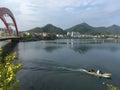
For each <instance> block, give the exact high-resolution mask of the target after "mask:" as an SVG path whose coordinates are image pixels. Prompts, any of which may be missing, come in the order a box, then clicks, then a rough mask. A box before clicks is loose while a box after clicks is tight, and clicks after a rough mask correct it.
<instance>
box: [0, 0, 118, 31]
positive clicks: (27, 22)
mask: <svg viewBox="0 0 120 90" xmlns="http://www.w3.org/2000/svg"><path fill="white" fill-rule="evenodd" d="M119 4H120V0H0V7H6V8H9V9H10V10H11V11H12V13H13V14H14V17H15V19H16V22H17V26H18V29H19V31H26V30H29V29H32V28H35V27H43V26H45V25H46V24H53V25H55V26H57V27H60V28H62V29H67V28H70V27H72V26H74V25H77V24H80V23H83V22H86V23H88V24H89V25H91V26H95V27H99V26H110V25H113V24H116V25H120V5H119Z"/></svg>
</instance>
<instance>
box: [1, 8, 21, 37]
mask: <svg viewBox="0 0 120 90" xmlns="http://www.w3.org/2000/svg"><path fill="white" fill-rule="evenodd" d="M6 14H7V15H8V16H10V18H11V19H12V21H13V25H14V27H15V29H16V36H19V33H18V28H17V24H16V21H15V17H14V15H13V13H12V12H11V11H10V10H9V9H8V8H5V7H0V19H1V20H2V21H3V23H4V24H5V26H6V28H7V30H8V33H9V36H11V28H10V27H9V24H8V23H7V21H6V19H5V18H4V15H6Z"/></svg>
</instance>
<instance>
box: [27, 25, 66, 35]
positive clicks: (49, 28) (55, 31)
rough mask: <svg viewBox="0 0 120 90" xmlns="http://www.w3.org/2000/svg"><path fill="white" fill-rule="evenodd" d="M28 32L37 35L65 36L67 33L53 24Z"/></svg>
mask: <svg viewBox="0 0 120 90" xmlns="http://www.w3.org/2000/svg"><path fill="white" fill-rule="evenodd" d="M28 32H36V33H42V32H46V33H53V34H64V33H65V31H64V30H63V29H61V28H59V27H56V26H54V25H52V24H47V25H45V26H44V27H36V28H33V29H31V30H28Z"/></svg>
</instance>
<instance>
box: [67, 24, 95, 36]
mask: <svg viewBox="0 0 120 90" xmlns="http://www.w3.org/2000/svg"><path fill="white" fill-rule="evenodd" d="M66 31H69V32H72V31H74V32H80V33H82V34H85V33H87V34H91V33H92V32H93V31H94V28H93V27H92V26H89V25H88V24H86V23H82V24H78V25H76V26H73V27H71V28H69V29H67V30H66Z"/></svg>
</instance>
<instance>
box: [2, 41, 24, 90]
mask: <svg viewBox="0 0 120 90" xmlns="http://www.w3.org/2000/svg"><path fill="white" fill-rule="evenodd" d="M15 46H16V44H13V43H9V44H7V45H5V46H3V47H1V46H0V90H19V81H18V80H17V79H16V74H17V72H18V71H19V70H20V68H21V66H22V64H14V63H13V61H14V60H15V59H17V57H18V53H17V52H13V49H14V48H15ZM11 52H12V53H11Z"/></svg>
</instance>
